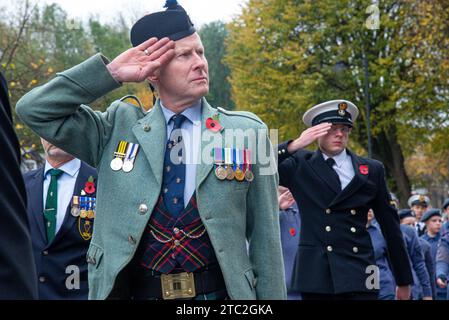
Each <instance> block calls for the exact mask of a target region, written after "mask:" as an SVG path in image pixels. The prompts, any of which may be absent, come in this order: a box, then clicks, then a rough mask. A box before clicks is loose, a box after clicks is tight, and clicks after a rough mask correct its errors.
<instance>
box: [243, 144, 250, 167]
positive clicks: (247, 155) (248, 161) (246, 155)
mask: <svg viewBox="0 0 449 320" xmlns="http://www.w3.org/2000/svg"><path fill="white" fill-rule="evenodd" d="M244 157H245V172H246V170H249V171H251V154H250V151H249V149H245V150H244Z"/></svg>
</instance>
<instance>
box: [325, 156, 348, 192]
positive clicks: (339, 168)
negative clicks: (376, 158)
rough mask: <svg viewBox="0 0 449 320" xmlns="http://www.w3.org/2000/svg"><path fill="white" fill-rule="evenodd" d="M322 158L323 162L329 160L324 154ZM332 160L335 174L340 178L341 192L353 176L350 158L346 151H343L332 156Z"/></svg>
mask: <svg viewBox="0 0 449 320" xmlns="http://www.w3.org/2000/svg"><path fill="white" fill-rule="evenodd" d="M323 157H324V161H326V160H327V159H328V158H330V157H328V156H327V155H326V154H324V153H323ZM332 158H333V159H334V160H335V165H334V167H333V169H334V170H335V171H336V172H337V174H338V177H339V178H340V183H341V190H343V189H344V188H346V186H347V185H348V184H349V183H350V182H351V180H352V179H353V178H354V176H355V172H354V167H353V165H352V159H351V156H350V155H349V154H348V153H347V152H346V149H344V150H343V151H342V152H340V153H339V154H338V155H336V156H333V157H332Z"/></svg>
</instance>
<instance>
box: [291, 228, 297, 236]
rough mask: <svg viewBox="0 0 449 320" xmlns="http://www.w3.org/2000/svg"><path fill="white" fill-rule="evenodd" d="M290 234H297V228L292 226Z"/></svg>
mask: <svg viewBox="0 0 449 320" xmlns="http://www.w3.org/2000/svg"><path fill="white" fill-rule="evenodd" d="M290 235H291V236H292V237H294V236H295V235H296V230H295V228H290Z"/></svg>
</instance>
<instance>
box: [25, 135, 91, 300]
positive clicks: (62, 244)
mask: <svg viewBox="0 0 449 320" xmlns="http://www.w3.org/2000/svg"><path fill="white" fill-rule="evenodd" d="M41 142H42V146H43V147H44V152H45V160H46V161H45V165H44V166H43V167H42V168H38V169H36V170H33V171H29V172H27V173H26V174H25V175H24V178H25V186H26V189H27V193H28V219H29V221H30V230H31V239H32V241H33V250H34V262H35V265H36V270H37V273H38V282H37V283H38V288H39V299H40V300H87V296H88V293H89V289H88V285H87V281H88V279H87V261H86V254H87V250H88V248H89V244H90V239H91V237H92V231H93V227H94V225H93V224H94V218H95V204H96V181H97V170H95V169H94V168H92V167H91V166H89V165H88V164H86V163H84V162H82V161H80V160H79V159H76V158H74V157H73V156H72V155H70V154H68V153H67V152H65V151H64V150H61V149H59V148H57V147H55V146H54V145H52V144H51V143H49V142H48V141H45V140H44V139H41Z"/></svg>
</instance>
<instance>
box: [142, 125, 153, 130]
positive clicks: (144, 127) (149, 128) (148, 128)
mask: <svg viewBox="0 0 449 320" xmlns="http://www.w3.org/2000/svg"><path fill="white" fill-rule="evenodd" d="M150 130H151V127H150V126H149V125H148V124H146V125H144V126H143V131H145V132H150Z"/></svg>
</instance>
